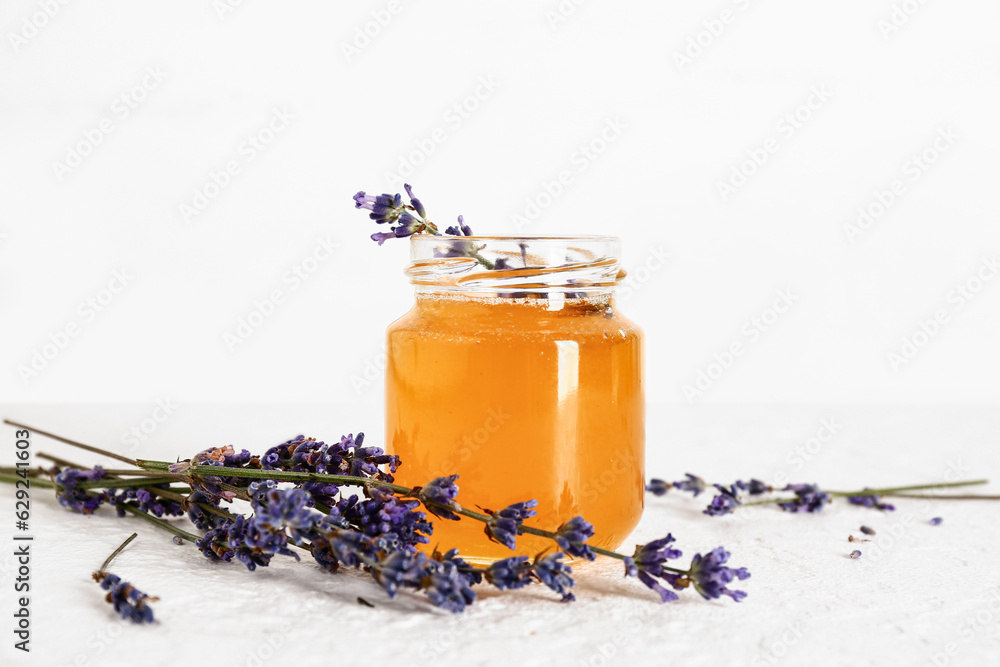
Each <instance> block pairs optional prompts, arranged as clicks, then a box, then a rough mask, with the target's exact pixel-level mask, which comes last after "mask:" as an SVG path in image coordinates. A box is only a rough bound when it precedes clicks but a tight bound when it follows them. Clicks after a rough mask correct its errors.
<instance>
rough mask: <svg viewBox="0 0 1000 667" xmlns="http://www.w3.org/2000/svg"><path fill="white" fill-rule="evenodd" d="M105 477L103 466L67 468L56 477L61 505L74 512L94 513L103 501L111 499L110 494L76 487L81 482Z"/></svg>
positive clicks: (58, 498)
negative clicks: (85, 468)
mask: <svg viewBox="0 0 1000 667" xmlns="http://www.w3.org/2000/svg"><path fill="white" fill-rule="evenodd" d="M103 478H104V469H103V468H101V466H94V467H93V468H91V469H90V470H81V469H80V468H66V469H64V470H62V471H61V472H60V473H59V474H58V475H56V477H55V484H56V499H57V500H58V501H59V504H60V505H62V506H63V507H65V508H67V509H71V510H73V511H74V512H79V513H80V514H93V513H94V511H95V510H96V509H97V508H98V507H100V505H101V503H104V502H105V501H107V500H108V499H109V496H108V494H107V493H105V492H103V491H101V492H90V491H88V490H87V489H78V488H76V487H77V485H78V484H80V483H81V482H93V481H96V480H99V479H103Z"/></svg>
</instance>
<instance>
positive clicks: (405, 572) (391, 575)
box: [372, 551, 429, 598]
mask: <svg viewBox="0 0 1000 667" xmlns="http://www.w3.org/2000/svg"><path fill="white" fill-rule="evenodd" d="M428 560H429V559H428V558H427V555H426V554H423V553H421V552H419V551H418V552H415V553H414V552H409V551H395V552H393V553H391V554H389V555H388V556H386V557H385V558H383V559H382V561H381V562H380V563H379V564H378V565H377V566H376V567H375V568H374V569H373V570H372V574H373V576H374V577H375V581H377V582H378V583H379V584H381V585H382V588H384V589H385V592H386V593H388V594H389V597H390V598H395V597H396V593H397V591H398V590H399V589H400V588H404V587H405V588H420V580H421V579H422V578H423V576H424V573H425V572H426V571H427V570H428V566H427V562H428Z"/></svg>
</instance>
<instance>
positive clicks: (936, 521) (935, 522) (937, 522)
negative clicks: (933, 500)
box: [927, 516, 944, 526]
mask: <svg viewBox="0 0 1000 667" xmlns="http://www.w3.org/2000/svg"><path fill="white" fill-rule="evenodd" d="M942 521H944V519H942V518H941V517H939V516H936V517H934V518H933V519H931V520H930V521H928V522H927V523H929V524H931V525H932V526H940V525H941V522H942Z"/></svg>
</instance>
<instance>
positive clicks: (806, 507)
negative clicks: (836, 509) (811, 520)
mask: <svg viewBox="0 0 1000 667" xmlns="http://www.w3.org/2000/svg"><path fill="white" fill-rule="evenodd" d="M783 490H784V491H793V492H794V493H795V499H794V500H790V501H788V502H785V503H778V507H780V508H781V509H783V510H785V511H786V512H814V513H815V512H822V511H823V507H824V506H825V505H826V504H827V503H829V502H830V495H829V494H828V493H826V492H825V491H822V490H821V489H820V488H819V487H818V486H816V485H815V484H789V485H787V486H786V487H785V488H784V489H783Z"/></svg>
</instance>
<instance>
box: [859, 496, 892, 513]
mask: <svg viewBox="0 0 1000 667" xmlns="http://www.w3.org/2000/svg"><path fill="white" fill-rule="evenodd" d="M847 500H848V502H850V503H851V504H852V505H860V506H861V507H870V508H872V509H876V510H882V511H883V512H892V511H894V510H895V509H896V506H895V505H893V504H891V503H884V502H882V498H881V496H876V495H870V494H865V495H860V496H848V497H847Z"/></svg>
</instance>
